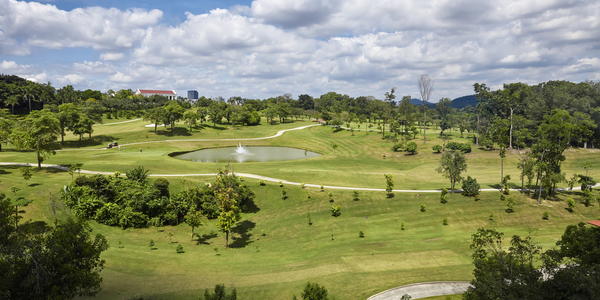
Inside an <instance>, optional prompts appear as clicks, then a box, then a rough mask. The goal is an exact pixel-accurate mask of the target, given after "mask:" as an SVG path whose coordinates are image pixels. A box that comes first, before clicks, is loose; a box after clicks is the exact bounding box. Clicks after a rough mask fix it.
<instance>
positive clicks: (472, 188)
mask: <svg viewBox="0 0 600 300" xmlns="http://www.w3.org/2000/svg"><path fill="white" fill-rule="evenodd" d="M479 189H480V186H479V183H477V179H475V178H472V177H471V176H467V179H465V180H463V183H462V190H463V195H465V196H475V195H479Z"/></svg>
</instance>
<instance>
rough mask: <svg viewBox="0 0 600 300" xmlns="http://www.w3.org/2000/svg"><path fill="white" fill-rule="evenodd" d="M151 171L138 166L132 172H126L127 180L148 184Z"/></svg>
mask: <svg viewBox="0 0 600 300" xmlns="http://www.w3.org/2000/svg"><path fill="white" fill-rule="evenodd" d="M148 172H149V170H146V169H144V167H142V166H137V167H135V168H133V169H132V170H126V171H125V175H126V176H127V179H129V180H133V181H137V182H146V179H147V178H148Z"/></svg>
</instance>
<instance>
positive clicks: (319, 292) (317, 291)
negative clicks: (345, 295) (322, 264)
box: [301, 282, 329, 300]
mask: <svg viewBox="0 0 600 300" xmlns="http://www.w3.org/2000/svg"><path fill="white" fill-rule="evenodd" d="M301 297H302V299H303V300H328V299H329V297H328V296H327V289H325V286H320V285H319V284H318V283H316V282H315V283H310V282H307V283H306V286H304V291H302V294H301Z"/></svg>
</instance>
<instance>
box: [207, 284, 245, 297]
mask: <svg viewBox="0 0 600 300" xmlns="http://www.w3.org/2000/svg"><path fill="white" fill-rule="evenodd" d="M236 299H237V291H236V289H235V288H233V290H232V291H231V293H230V294H227V292H226V291H225V285H224V284H217V285H215V291H214V293H210V292H209V291H208V289H206V290H204V300H236Z"/></svg>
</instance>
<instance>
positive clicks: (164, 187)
mask: <svg viewBox="0 0 600 300" xmlns="http://www.w3.org/2000/svg"><path fill="white" fill-rule="evenodd" d="M153 185H154V187H155V188H156V189H157V190H158V192H159V193H160V196H161V197H167V198H169V196H170V193H169V181H168V180H167V179H166V178H163V177H161V178H156V179H155V180H154V182H153Z"/></svg>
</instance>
